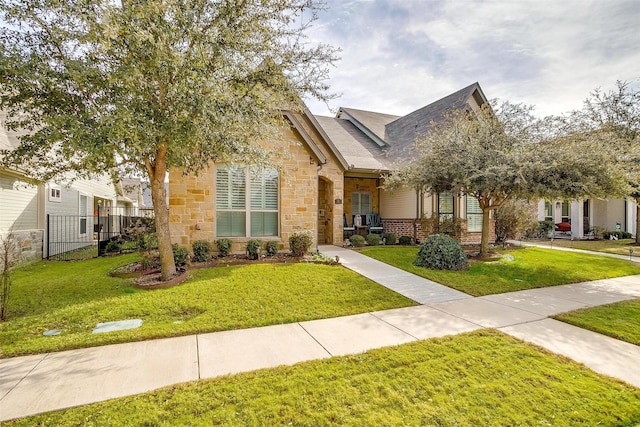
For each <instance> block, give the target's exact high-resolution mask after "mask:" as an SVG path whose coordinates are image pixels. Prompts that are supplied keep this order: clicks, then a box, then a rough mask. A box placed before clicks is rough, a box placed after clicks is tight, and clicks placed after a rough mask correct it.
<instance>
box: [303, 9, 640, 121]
mask: <svg viewBox="0 0 640 427" xmlns="http://www.w3.org/2000/svg"><path fill="white" fill-rule="evenodd" d="M328 8H329V9H328V11H327V12H326V13H325V14H323V15H321V19H320V21H319V22H318V24H319V25H318V26H317V27H316V28H315V30H314V32H313V33H312V37H313V38H314V39H315V40H321V41H323V42H326V43H329V44H332V45H334V46H339V47H341V48H342V49H343V52H342V57H343V60H342V61H341V62H339V63H338V65H337V68H336V69H335V70H333V72H332V78H331V82H330V83H331V85H332V88H333V90H334V91H336V92H341V93H343V96H342V98H340V99H338V100H336V101H333V102H332V104H331V106H332V107H333V108H337V107H338V106H350V107H354V108H363V109H370V110H374V111H381V112H387V113H392V114H405V113H407V112H409V111H411V110H413V109H416V108H419V107H421V106H423V105H425V104H427V103H429V102H432V101H435V100H436V99H438V98H439V97H441V96H444V95H447V94H448V93H451V92H452V91H455V90H457V89H460V88H462V87H464V86H466V85H468V84H471V83H473V82H475V81H478V82H480V84H481V85H482V87H483V89H484V91H485V93H486V95H487V96H488V97H490V98H500V99H504V100H510V101H513V102H525V103H527V104H534V105H536V108H537V109H536V111H538V113H539V114H559V113H562V112H566V111H568V110H571V109H574V108H579V107H580V105H581V103H582V100H583V99H584V98H586V97H587V96H588V94H589V92H590V91H592V90H593V89H595V88H596V87H603V88H605V89H607V88H610V87H613V85H614V83H615V80H617V79H621V80H637V79H639V78H640V71H639V70H638V64H640V49H638V46H640V32H638V31H636V26H637V22H639V20H640V2H637V1H636V0H616V1H606V2H603V1H590V2H586V1H578V0H570V1H566V0H565V1H561V2H558V1H553V0H538V1H531V0H527V1H518V2H511V1H506V0H505V1H501V0H476V1H463V0H455V1H451V0H447V1H444V0H442V1H435V0H431V1H415V0H414V1H382V0H368V1H353V0H352V1H330V2H328ZM309 105H310V107H311V109H312V111H314V112H316V113H320V114H328V113H327V111H326V109H325V108H324V107H323V106H322V105H319V104H317V103H313V102H309Z"/></svg>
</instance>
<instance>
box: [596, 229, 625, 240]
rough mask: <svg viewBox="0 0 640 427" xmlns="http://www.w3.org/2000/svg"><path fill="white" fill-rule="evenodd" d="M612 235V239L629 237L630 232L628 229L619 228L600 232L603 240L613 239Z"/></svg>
mask: <svg viewBox="0 0 640 427" xmlns="http://www.w3.org/2000/svg"><path fill="white" fill-rule="evenodd" d="M612 236H613V238H614V239H630V238H631V233H629V232H628V231H620V230H616V231H604V232H603V233H602V238H603V239H605V240H613V239H612Z"/></svg>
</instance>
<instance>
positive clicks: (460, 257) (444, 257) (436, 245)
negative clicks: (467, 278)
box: [413, 234, 469, 271]
mask: <svg viewBox="0 0 640 427" xmlns="http://www.w3.org/2000/svg"><path fill="white" fill-rule="evenodd" d="M413 264H414V265H416V266H418V267H425V268H429V269H431V270H454V271H459V270H466V269H467V268H469V264H468V262H467V255H466V254H465V253H464V251H463V250H462V246H460V243H458V241H457V240H455V239H453V238H451V237H449V236H446V235H444V234H432V235H431V236H429V237H427V239H426V240H425V241H424V243H423V244H422V246H421V247H420V250H419V251H418V255H417V256H416V259H415V261H413Z"/></svg>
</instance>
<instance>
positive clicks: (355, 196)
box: [351, 191, 373, 216]
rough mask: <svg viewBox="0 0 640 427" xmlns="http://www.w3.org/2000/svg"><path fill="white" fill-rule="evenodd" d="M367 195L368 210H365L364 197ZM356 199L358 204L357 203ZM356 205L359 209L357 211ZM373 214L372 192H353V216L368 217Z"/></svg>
mask: <svg viewBox="0 0 640 427" xmlns="http://www.w3.org/2000/svg"><path fill="white" fill-rule="evenodd" d="M363 195H366V196H367V197H368V198H369V202H368V208H369V209H368V210H363V209H362V207H363V204H362V196H363ZM356 199H357V200H358V202H357V203H356ZM356 205H357V207H358V209H356ZM368 213H373V193H371V191H353V192H352V193H351V215H361V216H362V215H366V214H368Z"/></svg>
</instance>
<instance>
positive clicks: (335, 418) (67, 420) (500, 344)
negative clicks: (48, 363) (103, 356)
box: [7, 330, 640, 426]
mask: <svg viewBox="0 0 640 427" xmlns="http://www.w3.org/2000/svg"><path fill="white" fill-rule="evenodd" d="M639 402H640V390H639V389H636V388H634V387H631V386H629V385H625V384H623V383H620V382H617V381H614V380H612V379H609V378H606V377H603V376H601V375H598V374H596V373H594V372H593V371H591V370H589V369H587V368H585V367H584V366H582V365H579V364H577V363H575V362H572V361H569V360H567V359H565V358H562V357H560V356H556V355H553V354H550V353H548V352H545V351H542V350H539V349H538V348H536V347H534V346H531V345H528V344H525V343H523V342H521V341H518V340H516V339H515V338H512V337H508V336H506V335H503V334H501V333H500V332H497V331H492V330H483V331H477V332H473V333H469V334H463V335H458V336H453V337H445V338H441V339H434V340H428V341H418V342H415V343H410V344H405V345H402V346H398V347H387V348H383V349H378V350H374V351H370V352H367V353H363V354H359V355H353V356H346V357H336V358H332V359H328V360H321V361H312V362H306V363H302V364H298V365H295V366H290V367H280V368H275V369H266V370H260V371H255V372H251V373H246V374H239V375H234V376H227V377H221V378H217V379H213V380H206V381H199V382H197V383H190V384H182V385H177V386H173V387H168V388H164V389H160V390H157V391H154V392H150V393H145V394H140V395H136V396H131V397H124V398H119V399H115V400H111V401H107V402H102V403H97V404H91V405H87V406H83V407H78V408H72V409H68V410H64V411H58V412H52V413H48V414H44V415H39V416H34V417H29V418H26V419H22V420H19V421H16V422H13V423H8V424H7V425H12V426H33V425H38V426H47V425H51V426H53V425H55V426H74V425H83V426H102V425H122V426H148V425H157V426H164V425H190V426H198V425H202V426H209V425H225V426H263V425H295V426H326V425H341V426H362V425H376V426H396V425H423V426H479V425H482V426H485V425H486V426H488V425H492V426H516V425H530V426H533V425H550V426H594V425H604V426H633V425H637V423H640V405H638V403H639Z"/></svg>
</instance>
